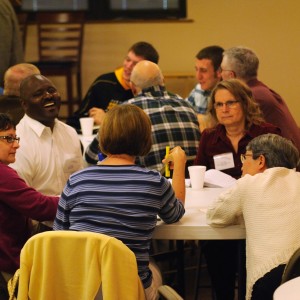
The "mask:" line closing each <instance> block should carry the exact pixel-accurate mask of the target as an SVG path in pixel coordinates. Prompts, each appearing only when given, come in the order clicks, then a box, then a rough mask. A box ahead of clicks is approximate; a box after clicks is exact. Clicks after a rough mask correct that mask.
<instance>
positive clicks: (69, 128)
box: [56, 120, 78, 137]
mask: <svg viewBox="0 0 300 300" xmlns="http://www.w3.org/2000/svg"><path fill="white" fill-rule="evenodd" d="M56 126H57V127H58V128H59V129H60V128H64V130H65V131H67V132H69V133H70V134H72V135H76V136H77V137H78V134H77V132H76V130H75V129H74V128H73V127H72V126H70V125H68V124H66V123H64V122H62V121H60V120H57V121H56Z"/></svg>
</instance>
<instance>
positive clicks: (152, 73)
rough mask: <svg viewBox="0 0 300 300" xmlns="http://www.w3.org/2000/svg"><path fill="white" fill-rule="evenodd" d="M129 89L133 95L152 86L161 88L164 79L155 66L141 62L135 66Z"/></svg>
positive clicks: (149, 62)
mask: <svg viewBox="0 0 300 300" xmlns="http://www.w3.org/2000/svg"><path fill="white" fill-rule="evenodd" d="M130 83H131V89H132V92H133V94H134V95H137V94H139V93H140V92H141V91H142V90H143V89H147V88H149V87H152V86H163V85H164V77H163V75H162V72H161V70H160V68H159V67H158V65H157V64H155V63H153V62H151V61H148V60H142V61H140V62H138V63H137V64H136V66H135V67H134V69H133V71H132V73H131V76H130Z"/></svg>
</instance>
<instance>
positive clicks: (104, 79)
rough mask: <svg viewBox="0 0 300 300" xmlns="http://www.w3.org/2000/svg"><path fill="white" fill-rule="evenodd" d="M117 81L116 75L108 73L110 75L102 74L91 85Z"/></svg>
mask: <svg viewBox="0 0 300 300" xmlns="http://www.w3.org/2000/svg"><path fill="white" fill-rule="evenodd" d="M116 80H117V77H116V74H115V73H114V72H110V73H104V74H101V75H99V76H98V77H97V78H96V79H95V80H94V82H93V85H94V84H95V83H99V82H107V81H108V82H109V81H113V82H115V81H116Z"/></svg>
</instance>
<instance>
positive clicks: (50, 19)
mask: <svg viewBox="0 0 300 300" xmlns="http://www.w3.org/2000/svg"><path fill="white" fill-rule="evenodd" d="M36 18H37V26H38V48H39V51H38V53H39V61H37V62H33V64H34V65H36V66H37V67H38V68H39V69H40V71H41V73H42V74H43V75H45V76H46V77H47V76H57V77H59V76H63V77H65V78H66V99H65V100H63V101H62V105H67V108H68V116H71V115H72V114H73V112H74V111H75V110H76V109H77V106H78V105H79V104H80V101H81V94H82V92H81V56H82V41H83V32H84V21H85V13H84V12H39V13H37V16H36ZM73 75H74V76H75V77H76V91H77V95H76V97H74V95H73ZM68 116H67V117H68Z"/></svg>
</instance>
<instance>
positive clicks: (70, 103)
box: [66, 71, 74, 116]
mask: <svg viewBox="0 0 300 300" xmlns="http://www.w3.org/2000/svg"><path fill="white" fill-rule="evenodd" d="M66 79H67V95H66V96H67V99H66V101H67V106H68V115H69V116H72V115H73V104H74V99H73V87H72V79H73V78H72V72H71V71H70V72H68V74H67V78H66Z"/></svg>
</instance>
